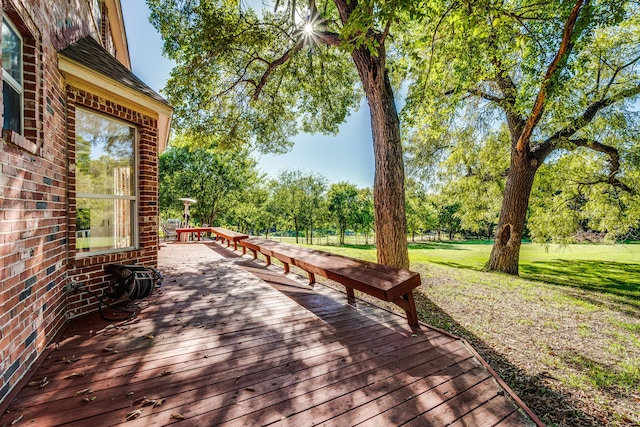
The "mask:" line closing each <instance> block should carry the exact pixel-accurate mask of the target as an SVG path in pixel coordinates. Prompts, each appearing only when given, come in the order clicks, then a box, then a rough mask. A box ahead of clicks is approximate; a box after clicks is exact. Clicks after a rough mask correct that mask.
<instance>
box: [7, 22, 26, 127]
mask: <svg viewBox="0 0 640 427" xmlns="http://www.w3.org/2000/svg"><path fill="white" fill-rule="evenodd" d="M5 24H6V25H7V26H8V27H9V28H10V29H11V30H12V31H13V32H14V33H15V34H16V35H17V36H18V39H19V40H20V80H21V81H22V83H19V82H18V81H17V80H16V79H14V78H13V76H12V75H11V74H9V72H8V71H7V70H5V69H4V67H3V68H2V80H3V82H4V81H6V82H7V84H9V86H11V87H12V88H13V89H14V90H15V91H16V92H18V94H19V95H20V130H19V134H20V135H24V39H23V38H22V34H21V33H20V31H18V28H17V27H16V26H15V24H14V23H13V22H12V21H11V19H9V17H8V16H7V15H5V14H3V15H2V25H5ZM3 128H4V124H3Z"/></svg>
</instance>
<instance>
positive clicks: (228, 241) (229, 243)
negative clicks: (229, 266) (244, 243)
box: [227, 239, 231, 247]
mask: <svg viewBox="0 0 640 427" xmlns="http://www.w3.org/2000/svg"><path fill="white" fill-rule="evenodd" d="M230 245H231V240H229V239H227V247H229V246H230Z"/></svg>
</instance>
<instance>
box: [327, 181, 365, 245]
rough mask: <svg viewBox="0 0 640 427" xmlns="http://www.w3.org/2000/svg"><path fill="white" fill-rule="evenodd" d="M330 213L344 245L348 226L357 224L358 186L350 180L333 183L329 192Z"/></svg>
mask: <svg viewBox="0 0 640 427" xmlns="http://www.w3.org/2000/svg"><path fill="white" fill-rule="evenodd" d="M327 199H328V203H329V213H330V215H331V217H332V218H333V220H334V221H335V224H336V225H337V226H338V236H339V240H340V244H341V245H344V234H345V231H347V228H349V227H352V226H353V225H354V224H355V221H356V217H357V210H358V188H357V187H356V186H355V185H353V184H349V183H348V182H339V183H337V184H332V185H331V187H330V188H329V193H328V194H327Z"/></svg>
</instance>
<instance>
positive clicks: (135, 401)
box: [133, 396, 147, 404]
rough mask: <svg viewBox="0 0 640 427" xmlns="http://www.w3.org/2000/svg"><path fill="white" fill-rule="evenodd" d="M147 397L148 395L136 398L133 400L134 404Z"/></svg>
mask: <svg viewBox="0 0 640 427" xmlns="http://www.w3.org/2000/svg"><path fill="white" fill-rule="evenodd" d="M146 398H147V396H142V397H139V398H137V399H136V400H134V401H133V403H134V404H136V403H140V402H142V401H143V400H145V399H146Z"/></svg>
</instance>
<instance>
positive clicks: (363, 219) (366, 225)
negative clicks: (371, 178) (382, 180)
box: [354, 188, 375, 245]
mask: <svg viewBox="0 0 640 427" xmlns="http://www.w3.org/2000/svg"><path fill="white" fill-rule="evenodd" d="M357 200H358V201H357V206H358V209H357V211H356V218H355V224H354V228H355V231H356V233H361V234H363V235H364V244H365V245H368V244H369V234H370V233H371V232H372V231H373V228H374V221H375V213H374V209H373V194H372V192H371V189H370V188H361V189H360V190H358V199H357Z"/></svg>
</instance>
